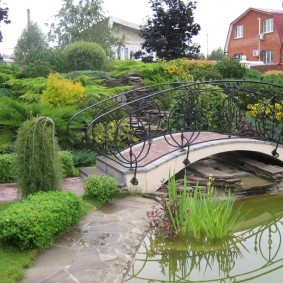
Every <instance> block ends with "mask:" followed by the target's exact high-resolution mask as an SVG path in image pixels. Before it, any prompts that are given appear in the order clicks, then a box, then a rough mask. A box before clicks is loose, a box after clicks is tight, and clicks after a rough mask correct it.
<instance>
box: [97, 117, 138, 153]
mask: <svg viewBox="0 0 283 283" xmlns="http://www.w3.org/2000/svg"><path fill="white" fill-rule="evenodd" d="M117 126H118V132H117V137H116V130H117ZM131 135H132V142H133V143H136V142H137V141H138V138H137V137H136V136H135V135H134V132H133V131H132V130H131V129H130V125H129V123H128V122H127V121H122V122H116V121H110V122H108V123H106V124H105V123H98V124H97V125H96V127H95V129H94V139H95V142H96V143H97V144H98V145H99V146H102V145H103V144H104V143H105V142H106V143H107V144H108V146H111V147H116V146H117V147H118V148H125V147H128V146H129V145H128V143H129V137H130V136H131Z"/></svg>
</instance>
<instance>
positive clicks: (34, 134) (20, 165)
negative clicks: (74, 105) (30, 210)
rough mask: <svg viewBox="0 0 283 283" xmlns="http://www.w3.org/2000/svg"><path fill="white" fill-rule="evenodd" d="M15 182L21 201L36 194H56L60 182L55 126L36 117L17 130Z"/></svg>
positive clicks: (50, 121)
mask: <svg viewBox="0 0 283 283" xmlns="http://www.w3.org/2000/svg"><path fill="white" fill-rule="evenodd" d="M16 153H17V160H16V168H17V181H18V185H19V188H20V192H21V195H22V197H23V198H26V197H27V196H28V195H30V194H34V193H36V192H39V191H56V190H58V189H59V186H60V181H61V169H60V166H59V161H58V157H57V142H56V138H55V124H54V122H53V121H52V119H50V118H48V117H37V118H33V119H31V120H28V121H26V122H25V123H23V125H22V126H21V127H20V129H19V132H18V136H17V141H16Z"/></svg>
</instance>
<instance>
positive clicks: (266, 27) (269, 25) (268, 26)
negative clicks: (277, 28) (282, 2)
mask: <svg viewBox="0 0 283 283" xmlns="http://www.w3.org/2000/svg"><path fill="white" fill-rule="evenodd" d="M263 32H264V33H266V32H273V19H267V20H263Z"/></svg>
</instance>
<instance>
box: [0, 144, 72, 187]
mask: <svg viewBox="0 0 283 283" xmlns="http://www.w3.org/2000/svg"><path fill="white" fill-rule="evenodd" d="M15 158H16V154H14V153H12V154H9V153H6V154H0V184H4V183H11V182H14V181H15V180H16V169H15ZM58 158H59V163H60V166H61V170H62V175H63V177H64V178H66V177H72V176H74V170H75V167H74V161H73V155H72V153H71V152H70V151H67V150H64V151H59V152H58Z"/></svg>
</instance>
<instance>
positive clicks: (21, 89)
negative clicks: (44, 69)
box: [6, 77, 47, 97]
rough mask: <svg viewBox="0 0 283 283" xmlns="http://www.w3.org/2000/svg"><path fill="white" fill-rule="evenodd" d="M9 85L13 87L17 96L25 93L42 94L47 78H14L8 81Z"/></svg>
mask: <svg viewBox="0 0 283 283" xmlns="http://www.w3.org/2000/svg"><path fill="white" fill-rule="evenodd" d="M6 84H7V86H8V87H9V88H11V90H12V91H13V94H14V95H15V96H16V97H20V96H22V95H25V94H26V93H31V92H32V93H38V94H42V93H43V91H44V90H45V89H46V85H47V79H46V78H43V77H38V78H28V79H15V78H12V79H10V80H9V81H7V82H6Z"/></svg>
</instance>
